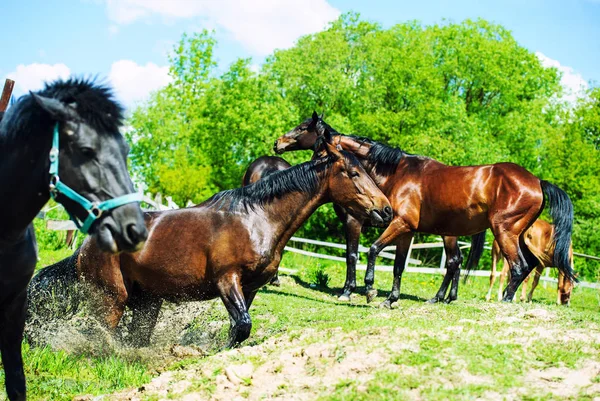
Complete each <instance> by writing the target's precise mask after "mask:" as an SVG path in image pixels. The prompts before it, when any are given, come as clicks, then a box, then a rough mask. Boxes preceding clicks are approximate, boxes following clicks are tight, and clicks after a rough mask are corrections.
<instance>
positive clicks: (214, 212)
mask: <svg viewBox="0 0 600 401" xmlns="http://www.w3.org/2000/svg"><path fill="white" fill-rule="evenodd" d="M325 146H326V149H327V153H328V155H327V157H325V158H321V159H318V160H313V161H310V162H306V163H303V164H300V165H297V166H293V167H290V168H289V169H287V170H283V171H279V172H276V173H273V174H271V175H269V176H268V177H265V178H264V179H262V180H259V181H258V182H256V183H255V184H252V185H249V186H246V187H242V188H237V189H232V190H228V191H224V192H220V193H218V194H216V195H214V196H213V197H212V198H210V199H209V200H207V201H206V202H204V203H202V204H200V205H198V206H195V207H191V208H186V209H178V210H172V211H162V212H151V213H146V225H147V227H148V231H149V236H148V240H147V242H146V246H145V247H144V249H143V250H142V251H141V252H138V253H135V254H131V255H129V254H123V255H117V256H109V255H105V254H103V253H101V252H99V250H98V247H97V245H96V242H95V241H93V240H86V241H85V242H84V243H83V245H82V246H81V248H80V250H79V252H78V255H77V256H76V257H75V258H71V259H67V260H65V261H63V262H59V263H58V264H56V265H53V266H50V267H47V268H45V269H43V270H42V271H41V272H40V273H39V274H38V275H37V276H36V277H34V280H33V281H32V287H35V288H32V291H31V295H32V298H34V299H35V302H43V299H40V297H39V296H37V295H44V294H48V293H52V292H54V290H53V287H54V286H55V285H54V284H56V287H60V286H64V282H63V283H61V282H60V280H61V277H66V276H69V277H70V278H73V277H78V278H79V280H82V281H85V282H86V283H87V284H88V285H90V284H91V285H92V286H93V287H95V288H96V289H97V290H99V292H100V294H101V295H102V296H101V299H102V303H103V305H102V307H100V308H98V311H99V312H100V313H102V315H103V320H104V322H105V323H106V325H107V326H108V327H109V328H110V329H114V328H115V327H116V326H117V324H118V322H119V320H120V319H121V317H122V315H123V311H124V309H125V307H126V306H127V305H129V306H130V307H132V308H133V321H132V326H131V328H132V330H133V331H134V332H136V333H137V341H138V345H144V344H148V342H149V339H150V335H151V333H152V331H153V328H154V325H155V323H156V318H157V316H158V312H159V310H160V306H161V303H162V300H163V299H167V300H173V301H182V300H207V299H212V298H216V297H220V298H221V300H222V301H223V303H224V304H225V307H226V308H227V311H228V312H229V315H230V317H231V323H232V325H231V328H230V340H229V346H233V345H235V344H238V343H240V342H242V341H244V340H245V339H246V338H248V336H249V335H250V329H251V326H252V323H251V320H250V315H249V314H248V309H249V308H250V305H251V304H252V300H253V299H254V296H255V295H256V292H257V290H258V289H259V288H260V287H261V286H263V285H264V284H266V283H267V282H268V281H269V280H270V279H271V278H272V277H273V275H274V274H275V272H276V271H277V268H278V266H279V262H280V260H281V255H282V252H283V248H284V246H285V244H286V243H287V241H288V240H289V238H290V237H291V236H292V235H293V234H294V232H295V231H296V230H297V229H298V228H299V227H300V226H301V225H302V224H303V223H304V221H306V219H307V218H308V217H309V216H310V215H311V214H312V213H313V212H314V211H315V210H316V209H317V208H318V207H319V206H320V205H322V204H324V203H327V202H336V203H339V204H341V205H343V206H344V207H346V208H348V209H350V210H351V211H352V212H353V213H355V214H356V215H358V216H361V218H364V219H368V218H371V219H372V222H373V223H378V224H385V223H386V222H389V221H390V220H391V217H392V216H391V214H389V213H388V212H387V210H388V209H389V208H390V205H389V202H388V201H387V198H386V197H385V196H384V195H383V194H382V193H381V191H380V190H379V188H377V186H376V185H375V183H374V182H373V181H372V180H371V178H370V177H369V175H368V174H366V172H365V171H364V169H363V168H362V167H361V165H360V163H359V162H358V160H357V159H356V157H355V156H354V155H352V154H351V153H349V152H340V151H338V150H336V148H335V147H334V146H333V145H330V144H326V145H325ZM74 262H75V263H74ZM75 269H76V272H75ZM38 276H39V279H38ZM49 278H53V279H49ZM57 280H58V281H57ZM53 282H55V283H54V284H52V283H53ZM36 294H37V295H36Z"/></svg>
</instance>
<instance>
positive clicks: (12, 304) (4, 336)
mask: <svg viewBox="0 0 600 401" xmlns="http://www.w3.org/2000/svg"><path fill="white" fill-rule="evenodd" d="M26 303H27V292H26V291H25V288H23V290H22V291H21V293H20V294H18V295H17V296H16V297H14V298H13V299H11V300H10V301H8V302H4V304H3V305H2V310H0V328H1V329H0V351H1V352H2V365H3V366H4V376H5V384H6V392H7V394H8V399H9V400H10V401H17V400H18V401H21V400H23V401H24V400H25V399H26V394H25V393H26V391H25V373H24V371H23V357H22V355H21V342H22V340H23V330H24V328H25V314H26Z"/></svg>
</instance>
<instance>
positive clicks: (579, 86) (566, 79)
mask: <svg viewBox="0 0 600 401" xmlns="http://www.w3.org/2000/svg"><path fill="white" fill-rule="evenodd" d="M535 55H536V56H537V57H538V59H539V60H540V61H541V63H542V65H543V66H544V67H546V68H550V67H554V68H556V69H557V70H558V71H559V72H560V73H561V78H560V84H561V85H562V87H563V90H564V92H563V96H562V98H561V100H564V101H567V102H568V103H571V104H574V103H575V102H577V99H579V98H582V97H585V95H586V90H587V89H588V88H589V84H588V82H587V81H586V80H585V79H583V77H582V76H581V74H579V73H577V72H575V70H574V69H573V68H572V67H568V66H564V65H562V64H561V63H560V62H559V61H557V60H554V59H551V58H550V57H548V56H546V55H545V54H543V53H541V52H536V53H535Z"/></svg>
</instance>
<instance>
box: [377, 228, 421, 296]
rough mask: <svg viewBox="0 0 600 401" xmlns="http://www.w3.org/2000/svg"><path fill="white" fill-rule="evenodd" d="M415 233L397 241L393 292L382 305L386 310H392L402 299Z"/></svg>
mask: <svg viewBox="0 0 600 401" xmlns="http://www.w3.org/2000/svg"><path fill="white" fill-rule="evenodd" d="M412 238H413V233H408V234H404V235H401V236H400V237H398V239H397V240H396V257H395V258H394V282H393V284H392V291H391V292H390V295H389V296H388V298H387V299H386V300H385V301H383V302H382V303H381V305H380V306H382V307H384V308H391V307H392V304H393V303H394V302H397V301H398V299H400V285H401V284H402V273H403V272H404V266H406V258H407V257H408V249H409V248H410V242H411V241H412Z"/></svg>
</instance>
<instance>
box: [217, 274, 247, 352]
mask: <svg viewBox="0 0 600 401" xmlns="http://www.w3.org/2000/svg"><path fill="white" fill-rule="evenodd" d="M217 287H218V289H219V295H220V296H221V300H222V301H223V303H224V304H225V308H226V309H227V312H229V317H230V319H231V328H230V329H229V343H228V344H227V348H231V347H233V346H235V345H237V344H240V343H241V342H242V341H244V340H245V339H247V338H248V337H250V330H252V320H251V319H250V314H249V313H248V306H247V304H246V300H245V299H244V292H243V290H242V283H241V274H240V273H239V272H237V271H232V272H230V273H226V274H224V275H223V276H221V278H220V279H219V282H218V284H217ZM252 298H254V297H252ZM250 301H251V300H250Z"/></svg>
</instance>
